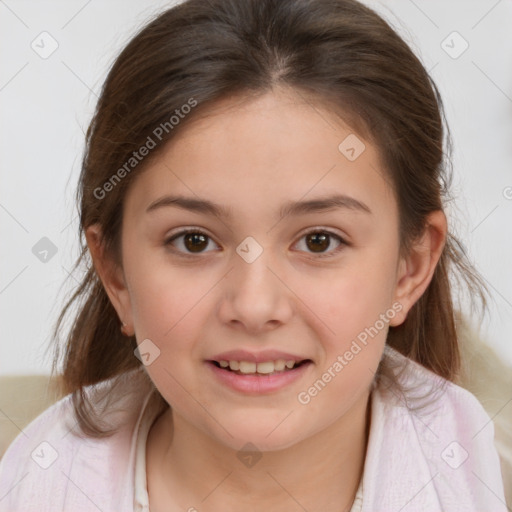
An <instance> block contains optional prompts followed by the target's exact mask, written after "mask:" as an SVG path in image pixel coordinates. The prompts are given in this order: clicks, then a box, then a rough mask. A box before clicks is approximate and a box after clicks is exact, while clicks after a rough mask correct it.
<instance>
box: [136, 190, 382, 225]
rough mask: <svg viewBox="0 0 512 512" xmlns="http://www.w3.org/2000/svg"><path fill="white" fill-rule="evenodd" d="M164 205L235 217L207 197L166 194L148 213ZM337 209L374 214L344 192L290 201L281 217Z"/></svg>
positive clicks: (282, 211)
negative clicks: (198, 197)
mask: <svg viewBox="0 0 512 512" xmlns="http://www.w3.org/2000/svg"><path fill="white" fill-rule="evenodd" d="M163 207H177V208H183V209H185V210H189V211H192V212H197V213H204V214H210V215H213V216H215V217H217V218H225V219H230V218H232V217H233V215H232V211H231V209H229V208H226V207H225V206H222V205H219V204H215V203H213V202H211V201H208V200H207V199H196V198H193V197H184V196H172V195H166V196H163V197H161V198H159V199H157V200H155V201H153V202H152V203H151V204H150V205H149V206H148V207H147V208H146V213H150V212H153V211H155V210H158V209H160V208H163ZM335 209H347V210H352V211H359V212H363V213H367V214H370V215H372V211H371V210H370V208H369V207H368V206H367V205H366V204H364V203H363V202H361V201H359V200H358V199H355V198H353V197H350V196H347V195H344V194H337V195H333V196H327V197H319V198H316V199H311V200H309V201H289V202H287V203H285V204H284V205H283V206H282V207H281V208H280V210H279V214H280V216H281V217H285V216H287V215H301V214H307V213H319V212H327V211H332V210H335Z"/></svg>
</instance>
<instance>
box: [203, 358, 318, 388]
mask: <svg viewBox="0 0 512 512" xmlns="http://www.w3.org/2000/svg"><path fill="white" fill-rule="evenodd" d="M311 364H312V362H311V361H307V362H306V363H303V364H301V365H300V366H298V367H297V368H294V369H293V370H286V371H283V372H278V373H275V374H273V375H240V374H238V373H234V372H231V371H229V370H224V369H223V368H219V367H218V366H216V365H215V364H214V363H212V362H211V361H207V362H206V365H207V366H208V367H209V368H211V370H212V371H213V374H214V375H215V377H216V378H217V379H218V380H219V381H220V382H221V383H222V384H224V385H226V386H228V387H230V388H231V389H234V390H235V391H241V392H242V393H249V394H253V395H260V394H263V393H271V392H273V391H278V390H280V389H282V388H284V387H285V386H288V385H289V384H291V383H292V382H295V381H296V380H298V379H300V378H301V377H302V376H303V375H304V373H305V372H306V371H307V370H308V368H309V366H310V365H311Z"/></svg>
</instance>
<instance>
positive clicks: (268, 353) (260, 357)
mask: <svg viewBox="0 0 512 512" xmlns="http://www.w3.org/2000/svg"><path fill="white" fill-rule="evenodd" d="M278 359H284V360H285V361H295V362H299V361H304V360H306V359H308V358H307V357H301V356H298V355H295V354H290V353H288V352H281V351H280V350H262V351H261V352H250V351H248V350H229V351H227V352H222V353H221V354H217V355H215V356H213V357H212V358H211V359H210V361H217V362H219V361H249V362H253V363H263V362H265V361H277V360H278Z"/></svg>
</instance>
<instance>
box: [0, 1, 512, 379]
mask: <svg viewBox="0 0 512 512" xmlns="http://www.w3.org/2000/svg"><path fill="white" fill-rule="evenodd" d="M367 3H368V4H369V5H371V6H372V7H374V8H375V9H377V10H378V11H379V12H381V14H383V15H384V16H385V17H386V18H387V19H388V20H389V21H390V22H391V23H392V24H393V25H394V26H395V27H396V28H397V30H398V31H399V32H400V33H401V35H402V36H403V37H404V38H405V39H406V40H407V41H408V42H409V44H411V46H412V47H413V49H414V50H415V52H416V53H417V54H418V56H419V57H420V59H421V60H422V61H423V63H424V65H425V66H426V68H427V69H428V70H431V74H432V76H433V78H434V80H435V81H436V83H437V84H438V86H439V88H440V90H441V93H442V94H443V98H444V101H445V105H446V109H447V115H448V121H449V123H450V127H451V130H452V134H453V138H454V142H455V154H454V172H455V179H454V189H453V192H454V195H455V196H456V202H455V205H454V206H453V207H450V209H449V210H448V213H449V215H450V219H451V222H452V223H453V224H454V225H455V226H457V233H458V235H459V236H460V237H461V239H462V240H463V242H464V244H465V246H466V248H467V250H468V252H469V255H470V257H471V258H472V259H473V261H474V262H475V263H476V265H477V268H478V269H479V270H480V271H481V272H482V274H483V276H484V277H485V279H486V281H487V283H488V285H489V288H490V290H491V291H492V293H493V299H494V300H493V303H491V314H490V316H489V317H486V319H485V321H484V323H483V324H482V325H481V326H478V327H481V333H482V336H483V337H484V339H486V340H487V341H488V342H489V343H490V344H491V345H492V346H493V347H494V348H495V349H496V351H498V352H499V353H500V354H501V355H502V357H503V358H504V359H506V360H508V361H509V362H511V363H512V340H511V336H510V332H511V330H512V279H511V272H510V267H511V263H512V228H511V220H512V199H510V198H512V189H510V188H509V189H507V187H512V171H511V169H512V30H511V29H512V2H511V1H510V0H509V1H506V0H501V1H496V0H489V1H487V0H480V1H468V0H460V1H452V0H450V1H447V0H436V1H431V0H428V1H427V0H415V1H412V0H394V1H388V2H385V7H384V5H383V4H384V3H383V2H375V1H374V2H367ZM170 5H171V3H169V2H163V1H154V0H152V1H147V0H146V1H141V0H137V1H135V0H122V1H111V0H110V1H99V0H92V1H86V0H80V1H70V0H65V1H45V2H40V1H35V0H32V1H14V0H5V1H4V0H2V1H0V52H1V61H0V62H1V65H0V112H1V118H0V157H1V167H0V173H1V175H0V180H1V181H0V184H1V186H0V230H1V231H0V232H1V242H0V258H1V272H0V312H1V317H0V319H1V320H0V374H24V373H48V372H49V370H50V362H51V357H50V355H51V353H48V352H46V350H47V347H48V346H49V345H50V342H51V332H52V327H53V324H54V322H55V320H56V318H57V315H58V312H59V310H60V307H61V306H62V304H63V299H64V296H65V295H64V294H65V292H66V291H68V290H70V288H71V285H73V284H77V282H76V281H75V280H74V279H75V277H73V276H72V277H71V278H70V279H69V280H68V283H67V284H64V281H65V278H66V277H67V276H68V275H69V270H70V269H71V267H72V263H73V261H74V260H75V257H76V256H77V250H78V243H77V236H76V232H77V212H76V209H75V206H74V194H75V187H76V182H77V178H78V173H79V169H80V162H81V158H82V150H83V140H84V132H85V130H86V129H87V125H88V122H89V120H90V118H91V115H92V111H93V107H94V104H95V101H96V97H97V95H98V94H99V91H100V88H101V84H102V81H103V79H104V77H105V75H106V72H107V69H108V68H109V66H110V64H111V63H112V60H113V58H114V57H115V56H116V55H117V53H118V52H119V51H120V49H121V48H122V47H123V45H124V44H125V43H126V42H127V41H128V40H129V38H130V36H131V35H133V34H134V32H135V31H136V30H137V29H138V28H139V27H140V26H142V25H143V24H144V22H145V21H146V20H148V18H149V17H150V16H151V15H152V14H153V13H155V12H159V11H160V10H162V9H163V8H164V7H167V6H170ZM43 31H47V32H48V33H50V34H51V36H52V37H53V38H54V39H55V40H56V41H57V42H58V45H59V46H58V49H57V50H56V51H55V52H54V53H53V54H52V55H51V56H50V57H49V58H47V59H42V58H41V57H40V56H39V55H38V54H37V53H36V52H35V51H34V50H33V49H32V48H31V43H32V41H33V40H36V41H37V39H36V38H37V37H38V36H39V34H40V33H41V32H43ZM453 31H457V32H458V33H459V34H460V35H461V36H462V37H463V38H464V39H465V40H466V41H467V42H468V43H469V47H468V49H467V50H466V51H465V52H464V53H463V54H462V55H461V56H460V57H458V58H457V59H453V58H451V57H450V56H449V55H448V54H447V53H446V52H445V51H444V50H443V48H442V47H441V43H442V41H443V40H445V39H446V38H447V36H449V35H450V34H451V33H452V32H453ZM452 40H453V38H452V39H448V44H452V45H453V46H454V47H455V49H457V48H460V46H457V45H459V43H460V42H459V41H457V40H453V41H454V42H453V43H451V42H450V41H452ZM507 190H508V191H509V192H511V193H509V195H508V197H509V199H507V198H506V197H505V196H506V195H507V194H506V192H504V191H507ZM42 237H48V238H49V239H50V240H51V241H52V243H53V244H55V246H56V247H57V253H56V254H55V256H54V257H52V258H51V259H50V260H49V261H48V262H46V263H43V262H41V261H40V260H39V259H38V258H36V256H35V255H34V254H33V253H32V247H33V246H34V245H35V244H36V243H37V242H38V241H39V240H40V239H41V238H42Z"/></svg>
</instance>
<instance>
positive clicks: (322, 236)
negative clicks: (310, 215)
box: [299, 231, 348, 257]
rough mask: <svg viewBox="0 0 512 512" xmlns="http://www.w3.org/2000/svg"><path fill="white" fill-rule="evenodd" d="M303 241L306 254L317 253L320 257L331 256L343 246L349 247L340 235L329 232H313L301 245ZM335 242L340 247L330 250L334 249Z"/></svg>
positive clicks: (307, 235) (306, 236)
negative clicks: (334, 241)
mask: <svg viewBox="0 0 512 512" xmlns="http://www.w3.org/2000/svg"><path fill="white" fill-rule="evenodd" d="M302 240H304V245H305V247H306V249H305V250H306V252H310V253H316V254H318V255H319V257H323V256H331V255H333V254H335V253H337V252H338V251H339V249H340V248H341V247H342V246H344V245H348V244H347V243H346V242H345V241H344V240H343V238H341V237H340V236H339V235H336V234H335V233H331V232H329V231H312V232H310V233H307V234H306V235H304V236H303V237H302V238H301V239H300V241H299V244H300V242H302ZM333 240H336V241H337V243H338V245H337V246H335V247H334V249H332V250H329V248H331V247H332V242H333ZM303 250H304V249H303Z"/></svg>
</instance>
